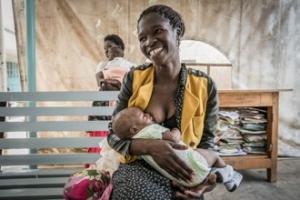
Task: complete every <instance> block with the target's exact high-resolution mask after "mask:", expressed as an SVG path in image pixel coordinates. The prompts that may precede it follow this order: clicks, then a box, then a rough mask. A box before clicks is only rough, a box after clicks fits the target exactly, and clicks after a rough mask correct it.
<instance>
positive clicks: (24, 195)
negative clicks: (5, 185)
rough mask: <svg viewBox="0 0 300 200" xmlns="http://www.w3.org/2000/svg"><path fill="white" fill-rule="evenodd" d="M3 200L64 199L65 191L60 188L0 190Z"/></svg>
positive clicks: (0, 196)
mask: <svg viewBox="0 0 300 200" xmlns="http://www.w3.org/2000/svg"><path fill="white" fill-rule="evenodd" d="M0 199H1V200H2V199H3V200H10V199H14V200H18V199H21V200H24V199H63V189H62V188H61V187H59V188H39V189H36V188H24V189H7V190H0Z"/></svg>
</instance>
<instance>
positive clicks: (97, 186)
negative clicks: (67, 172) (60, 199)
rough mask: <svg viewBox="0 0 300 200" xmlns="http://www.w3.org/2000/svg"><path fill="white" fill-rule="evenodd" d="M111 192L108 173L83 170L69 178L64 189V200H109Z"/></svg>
mask: <svg viewBox="0 0 300 200" xmlns="http://www.w3.org/2000/svg"><path fill="white" fill-rule="evenodd" d="M111 191H112V185H111V177H110V174H109V172H105V171H99V170H97V169H84V170H82V171H80V172H78V173H76V174H74V175H73V176H71V177H70V178H69V180H68V182H67V183H66V185H65V187H64V198H65V199H66V200H87V199H89V200H109V198H110V194H111Z"/></svg>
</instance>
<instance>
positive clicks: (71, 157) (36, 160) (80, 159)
mask: <svg viewBox="0 0 300 200" xmlns="http://www.w3.org/2000/svg"><path fill="white" fill-rule="evenodd" d="M99 158H100V155H99V154H93V153H74V154H46V155H44V154H43V155H41V154H29V155H4V156H0V166H1V165H3V166H4V165H39V164H83V163H94V162H96V161H97V160H98V159H99Z"/></svg>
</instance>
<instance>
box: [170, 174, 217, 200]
mask: <svg viewBox="0 0 300 200" xmlns="http://www.w3.org/2000/svg"><path fill="white" fill-rule="evenodd" d="M216 178H217V177H216V175H215V174H209V175H208V177H207V178H206V180H205V181H204V183H202V184H200V185H198V186H196V187H193V188H186V187H183V186H181V185H179V184H178V183H176V182H172V184H173V186H174V187H175V188H176V189H177V192H176V194H175V196H176V199H178V200H179V199H181V200H197V199H202V197H203V195H204V193H206V192H210V191H212V190H213V189H214V188H215V186H216Z"/></svg>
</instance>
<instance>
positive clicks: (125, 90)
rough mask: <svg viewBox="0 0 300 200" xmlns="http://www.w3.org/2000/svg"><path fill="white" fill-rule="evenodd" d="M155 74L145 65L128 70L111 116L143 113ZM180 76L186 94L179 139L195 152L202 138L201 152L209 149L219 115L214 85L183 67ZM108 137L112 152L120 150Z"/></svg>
mask: <svg viewBox="0 0 300 200" xmlns="http://www.w3.org/2000/svg"><path fill="white" fill-rule="evenodd" d="M154 71H155V68H154V66H153V65H148V66H146V65H144V66H140V67H137V68H135V69H133V70H131V71H130V72H129V73H128V74H127V76H126V77H125V79H124V82H123V86H122V89H121V92H120V95H119V103H118V106H117V108H116V110H115V112H114V114H116V113H117V112H119V111H120V110H122V109H124V108H125V107H133V106H137V107H139V108H141V109H142V110H145V109H146V108H147V106H148V103H149V101H150V98H151V94H152V90H153V84H154V83H153V82H154ZM182 73H183V78H182V81H183V84H185V90H184V95H183V98H184V99H183V106H182V114H181V130H180V131H181V138H182V140H183V142H184V143H185V144H187V145H188V146H190V147H191V148H197V147H198V146H199V143H200V141H201V139H202V138H203V137H204V138H205V139H204V138H203V139H204V142H203V144H204V146H203V148H208V147H209V146H211V143H212V139H213V137H214V130H215V127H216V120H217V113H218V105H217V93H216V88H215V85H214V83H213V81H212V80H211V79H210V78H209V77H208V76H207V75H206V74H204V73H203V72H201V71H198V70H194V69H186V68H185V66H182ZM126 102H127V105H126ZM122 107H123V108H122ZM110 136H111V134H110ZM110 136H109V138H108V142H109V143H110V145H111V146H112V147H113V148H114V149H116V150H120V148H115V146H114V144H113V143H114V141H113V140H114V139H112V138H110ZM201 143H202V141H201ZM205 143H207V144H205ZM119 152H120V151H119ZM120 153H122V152H120ZM123 154H124V153H123ZM125 157H126V159H125V160H124V161H125V162H128V161H130V160H132V157H131V156H129V155H126V156H125Z"/></svg>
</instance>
